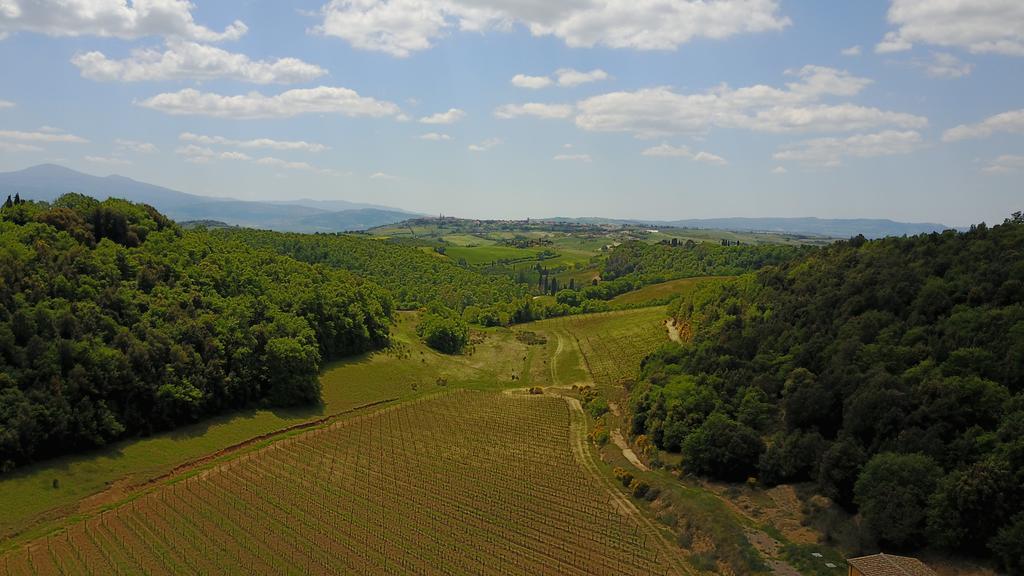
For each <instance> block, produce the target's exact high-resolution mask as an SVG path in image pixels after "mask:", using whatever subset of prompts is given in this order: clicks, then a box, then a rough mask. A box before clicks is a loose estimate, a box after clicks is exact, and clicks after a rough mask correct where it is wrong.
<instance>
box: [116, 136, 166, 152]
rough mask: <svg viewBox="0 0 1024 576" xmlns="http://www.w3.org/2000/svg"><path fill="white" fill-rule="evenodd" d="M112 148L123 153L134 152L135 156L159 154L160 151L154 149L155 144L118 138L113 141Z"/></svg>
mask: <svg viewBox="0 0 1024 576" xmlns="http://www.w3.org/2000/svg"><path fill="white" fill-rule="evenodd" d="M114 146H115V147H116V148H117V149H118V150H122V151H125V152H135V153H137V154H153V153H154V152H159V151H160V149H159V148H157V147H156V144H153V143H151V142H140V141H138V140H123V139H121V138H118V139H117V140H114Z"/></svg>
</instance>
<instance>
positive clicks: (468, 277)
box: [211, 229, 525, 312]
mask: <svg viewBox="0 0 1024 576" xmlns="http://www.w3.org/2000/svg"><path fill="white" fill-rule="evenodd" d="M211 233H212V234H214V235H215V236H217V237H220V238H226V239H231V240H235V241H238V242H242V243H244V244H248V245H250V246H254V247H258V248H265V249H270V250H273V251H275V252H277V253H279V254H285V255H288V256H291V257H292V258H295V259H296V260H299V261H302V262H308V263H310V264H325V265H327V266H331V267H334V268H340V269H343V270H348V271H350V272H353V273H355V274H358V275H360V276H362V277H365V278H368V279H370V280H373V281H375V282H377V283H378V284H381V285H382V286H387V287H388V290H389V291H390V292H391V294H392V295H393V296H394V298H395V302H396V304H397V306H398V307H399V308H401V309H415V308H420V307H423V306H426V305H428V304H431V303H439V304H442V305H443V306H445V307H447V308H450V309H452V310H456V311H458V312H462V311H463V310H465V309H466V308H467V307H469V306H480V307H486V306H490V305H493V304H498V303H504V302H509V301H511V300H513V299H515V298H517V297H521V296H523V295H524V294H525V290H524V289H523V287H522V286H519V285H517V284H515V282H513V281H512V280H511V279H510V278H506V277H502V276H484V275H482V274H479V273H477V272H475V271H473V270H470V269H467V268H463V267H460V266H458V265H456V264H455V263H453V262H451V261H449V260H448V259H447V258H444V257H443V256H440V255H437V254H433V253H431V252H425V251H422V250H419V249H417V248H414V247H409V246H401V245H399V244H396V243H393V242H390V241H388V240H381V239H374V238H372V237H369V236H361V235H353V234H289V233H280V232H267V231H260V230H250V229H225V230H216V231H213V232H211Z"/></svg>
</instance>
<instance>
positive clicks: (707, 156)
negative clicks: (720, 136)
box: [693, 152, 728, 166]
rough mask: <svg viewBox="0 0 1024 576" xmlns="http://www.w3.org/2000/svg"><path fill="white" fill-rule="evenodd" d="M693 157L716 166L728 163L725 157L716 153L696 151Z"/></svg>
mask: <svg viewBox="0 0 1024 576" xmlns="http://www.w3.org/2000/svg"><path fill="white" fill-rule="evenodd" d="M693 159H694V160H696V161H697V162H703V163H705V164H715V165H718V166H725V165H726V164H728V162H726V161H725V158H722V157H721V156H718V155H717V154H712V153H710V152H698V153H697V155H696V156H694V157H693Z"/></svg>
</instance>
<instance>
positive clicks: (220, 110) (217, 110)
mask: <svg viewBox="0 0 1024 576" xmlns="http://www.w3.org/2000/svg"><path fill="white" fill-rule="evenodd" d="M137 105H139V106H142V107H143V108H150V109H152V110H158V111H160V112H165V113H167V114H174V115H197V116H215V117H219V118H245V119H249V118H289V117H292V116H298V115H300V114H341V115H342V116H353V117H356V116H367V117H371V118H380V117H385V116H396V115H398V114H399V113H400V110H399V108H398V106H397V105H396V104H394V103H392V102H387V101H384V100H376V99H374V98H370V97H367V96H360V95H359V94H358V93H357V92H356V91H355V90H351V89H349V88H339V87H332V86H318V87H316V88H302V89H294V90H288V91H285V92H282V93H280V94H276V95H274V96H266V95H264V94H260V93H258V92H249V93H248V94H239V95H236V96H225V95H222V94H215V93H212V92H200V91H198V90H195V89H193V88H186V89H184V90H181V91H178V92H166V93H163V94H157V95H156V96H153V97H152V98H147V99H146V100H143V101H141V102H137Z"/></svg>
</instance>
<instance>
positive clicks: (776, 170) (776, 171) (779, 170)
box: [772, 166, 789, 174]
mask: <svg viewBox="0 0 1024 576" xmlns="http://www.w3.org/2000/svg"><path fill="white" fill-rule="evenodd" d="M786 172H789V170H786V167H785V166H776V167H775V168H772V174H785V173H786Z"/></svg>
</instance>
